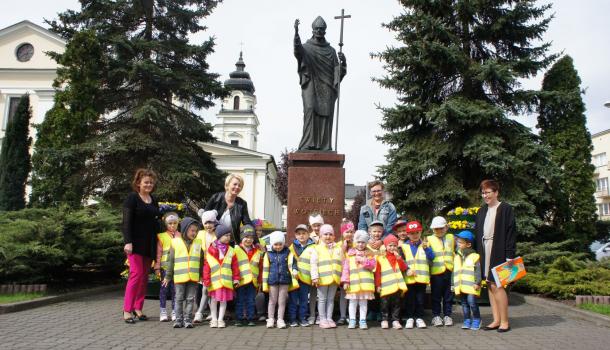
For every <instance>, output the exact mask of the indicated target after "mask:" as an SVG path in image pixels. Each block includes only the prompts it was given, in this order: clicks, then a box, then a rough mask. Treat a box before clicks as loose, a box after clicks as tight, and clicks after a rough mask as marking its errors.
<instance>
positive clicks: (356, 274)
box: [346, 255, 375, 293]
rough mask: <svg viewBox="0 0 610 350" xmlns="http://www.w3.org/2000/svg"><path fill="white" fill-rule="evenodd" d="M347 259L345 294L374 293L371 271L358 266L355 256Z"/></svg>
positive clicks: (373, 276)
mask: <svg viewBox="0 0 610 350" xmlns="http://www.w3.org/2000/svg"><path fill="white" fill-rule="evenodd" d="M348 259H349V288H348V289H347V291H346V292H347V293H359V292H371V293H374V292H375V275H374V274H373V271H374V270H373V271H371V270H367V269H365V268H364V267H363V266H358V264H357V263H356V256H354V255H352V256H350V257H348Z"/></svg>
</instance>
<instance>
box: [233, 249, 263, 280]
mask: <svg viewBox="0 0 610 350" xmlns="http://www.w3.org/2000/svg"><path fill="white" fill-rule="evenodd" d="M252 249H256V248H254V247H252ZM235 255H236V256H237V264H238V265H239V286H240V287H243V286H245V285H247V284H248V283H252V284H253V285H254V287H255V288H258V274H259V269H258V263H259V262H260V259H261V252H260V250H258V249H256V252H255V253H254V254H252V259H248V253H247V252H246V251H245V250H244V249H243V248H242V247H241V246H238V245H236V246H235Z"/></svg>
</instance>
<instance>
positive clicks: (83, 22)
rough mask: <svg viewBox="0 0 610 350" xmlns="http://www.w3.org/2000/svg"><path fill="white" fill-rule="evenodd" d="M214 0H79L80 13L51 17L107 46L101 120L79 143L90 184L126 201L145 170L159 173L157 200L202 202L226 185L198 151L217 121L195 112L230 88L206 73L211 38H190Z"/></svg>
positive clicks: (58, 28)
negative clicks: (212, 122)
mask: <svg viewBox="0 0 610 350" xmlns="http://www.w3.org/2000/svg"><path fill="white" fill-rule="evenodd" d="M218 2H219V1H208V0H187V1H165V0H142V1H127V0H119V1H108V0H105V1H93V0H81V10H80V11H67V12H64V13H61V14H59V21H52V22H49V24H50V25H51V27H52V29H53V30H54V31H55V32H57V33H59V34H60V35H61V36H63V37H64V38H66V39H67V40H68V41H70V40H71V39H72V38H73V37H74V35H75V34H76V33H78V32H80V31H83V30H85V29H88V30H92V31H93V32H94V33H95V34H96V38H97V41H98V42H99V44H100V45H101V47H103V48H104V51H103V53H102V54H101V56H100V58H99V59H98V60H97V61H96V64H98V69H99V71H100V72H99V73H100V76H101V77H102V79H101V82H100V88H99V91H98V96H99V107H100V112H101V113H102V114H103V115H104V116H105V117H104V118H102V119H100V121H99V122H98V123H96V125H95V126H94V133H95V137H93V138H92V139H91V140H90V141H89V142H87V143H84V144H83V145H82V146H83V147H85V149H86V151H87V152H93V159H92V161H90V162H87V168H86V176H85V179H86V181H87V184H86V185H87V187H88V188H91V189H95V190H96V192H97V193H99V194H101V195H102V196H103V197H104V198H106V199H107V200H110V201H111V202H113V203H117V202H119V201H121V200H122V198H123V197H124V195H125V193H126V192H127V191H129V188H130V186H129V183H130V180H131V177H132V176H133V172H134V170H135V169H136V168H140V167H146V168H151V169H153V170H155V171H156V172H157V173H158V174H159V182H158V186H157V189H156V194H157V196H158V197H159V198H161V199H171V200H176V201H181V200H182V199H183V198H184V197H185V196H189V197H192V198H206V197H208V196H209V195H210V194H211V193H212V192H213V191H217V190H218V188H222V173H221V172H220V171H219V170H218V169H217V168H216V165H215V163H214V161H213V160H212V157H211V155H210V154H209V153H207V152H205V151H204V150H203V149H202V148H201V147H200V144H201V142H207V141H211V140H212V135H211V129H212V127H211V125H210V124H209V123H205V122H204V121H203V119H202V118H201V117H200V116H199V115H197V114H196V113H195V112H194V111H195V110H197V109H203V108H209V107H211V106H213V103H212V100H213V99H215V98H222V97H223V96H225V94H226V91H225V89H224V88H223V87H222V84H221V82H220V81H219V80H218V77H219V76H218V74H215V73H211V72H209V71H208V69H209V65H208V63H207V62H206V59H207V56H208V55H209V54H210V53H212V52H213V47H214V40H213V38H209V39H207V40H205V41H203V42H202V43H200V44H193V43H190V42H189V38H188V35H189V34H192V33H197V32H200V31H203V30H205V29H206V28H205V27H204V26H203V25H202V24H200V21H201V20H202V19H204V18H205V17H206V16H208V15H209V14H210V13H211V11H212V10H213V9H214V8H215V7H216V5H217V4H218ZM94 193H95V192H94ZM90 194H91V193H90Z"/></svg>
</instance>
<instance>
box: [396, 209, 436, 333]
mask: <svg viewBox="0 0 610 350" xmlns="http://www.w3.org/2000/svg"><path fill="white" fill-rule="evenodd" d="M422 230H423V228H422V226H421V224H420V223H419V222H418V221H409V222H407V225H406V231H407V236H408V237H409V241H407V242H406V243H404V244H403V245H402V246H401V248H402V251H403V254H404V256H405V259H406V261H407V265H408V267H409V268H408V269H407V277H406V282H407V286H408V288H409V290H408V291H407V298H406V304H407V305H406V311H407V322H406V324H405V328H408V329H410V328H413V325H414V324H415V325H416V326H417V328H426V322H424V319H423V318H424V298H425V296H426V286H427V285H428V284H430V267H429V265H430V263H431V262H432V260H434V252H433V251H432V248H430V247H429V246H428V242H427V241H426V240H423V241H422V239H421V233H422Z"/></svg>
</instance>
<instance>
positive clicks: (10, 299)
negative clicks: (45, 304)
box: [0, 292, 45, 304]
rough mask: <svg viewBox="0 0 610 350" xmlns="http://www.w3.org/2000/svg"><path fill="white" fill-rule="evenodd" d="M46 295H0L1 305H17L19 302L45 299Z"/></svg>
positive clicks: (38, 293)
mask: <svg viewBox="0 0 610 350" xmlns="http://www.w3.org/2000/svg"><path fill="white" fill-rule="evenodd" d="M44 296H45V293H41V292H36V293H15V294H3V295H0V304H10V303H16V302H18V301H26V300H32V299H36V298H40V297H44Z"/></svg>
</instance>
